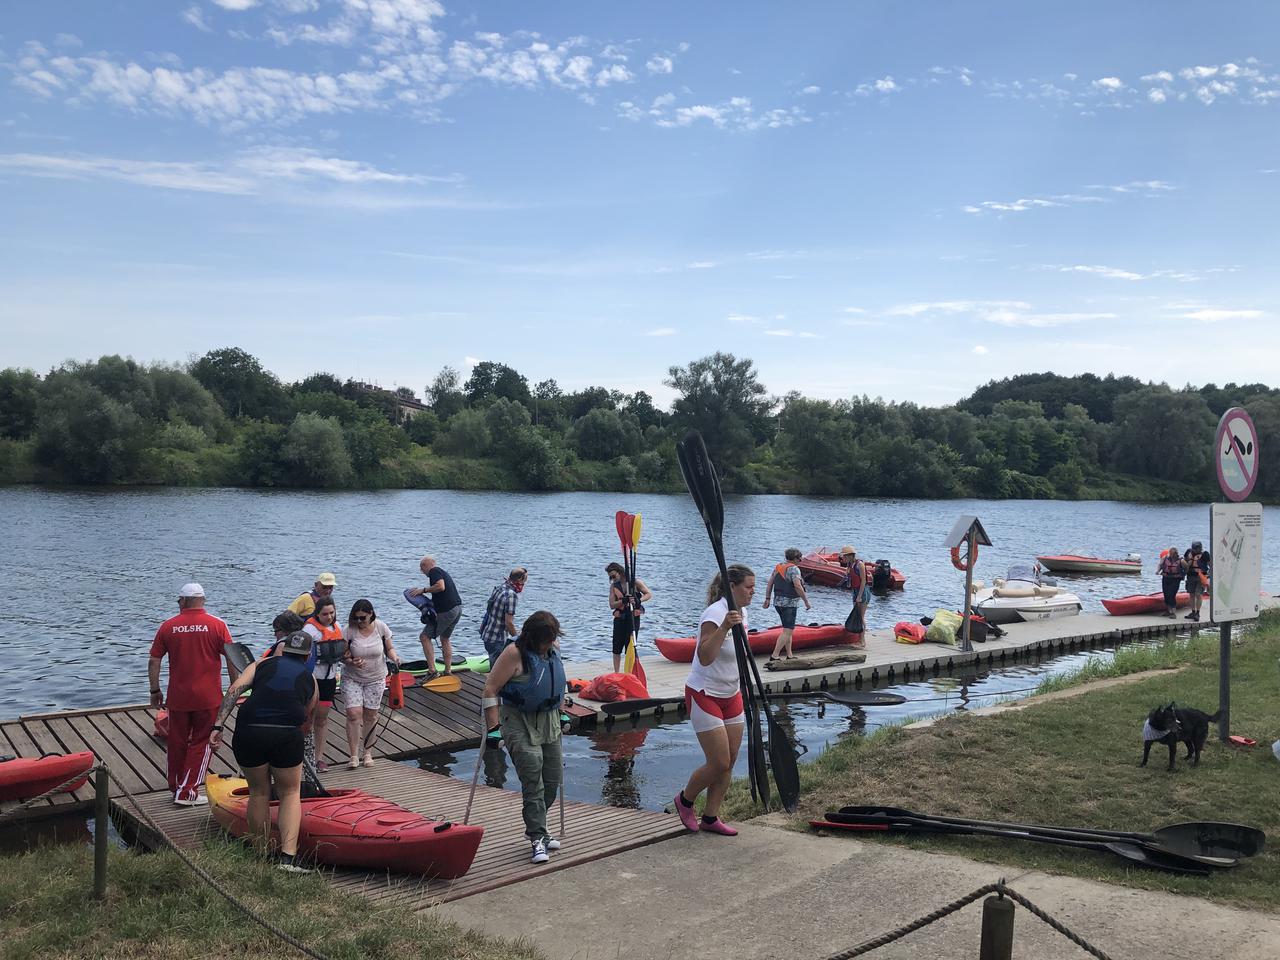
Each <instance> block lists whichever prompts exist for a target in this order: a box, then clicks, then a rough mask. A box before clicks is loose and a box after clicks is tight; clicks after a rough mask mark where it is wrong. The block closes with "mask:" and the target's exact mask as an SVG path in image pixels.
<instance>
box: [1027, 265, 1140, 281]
mask: <svg viewBox="0 0 1280 960" xmlns="http://www.w3.org/2000/svg"><path fill="white" fill-rule="evenodd" d="M1051 269H1057V270H1058V271H1059V272H1060V273H1091V274H1094V275H1096V276H1099V277H1106V278H1107V279H1109V280H1147V279H1150V278H1149V277H1145V276H1143V275H1142V274H1140V273H1134V272H1133V271H1132V270H1121V269H1120V268H1119V267H1103V266H1083V265H1075V266H1070V267H1057V268H1051Z"/></svg>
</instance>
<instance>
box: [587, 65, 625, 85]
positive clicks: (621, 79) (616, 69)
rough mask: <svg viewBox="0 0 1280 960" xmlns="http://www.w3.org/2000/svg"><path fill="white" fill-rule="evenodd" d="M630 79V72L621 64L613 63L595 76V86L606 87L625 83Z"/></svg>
mask: <svg viewBox="0 0 1280 960" xmlns="http://www.w3.org/2000/svg"><path fill="white" fill-rule="evenodd" d="M631 79H632V76H631V71H630V70H628V69H627V68H626V67H624V66H623V65H622V64H620V63H615V64H613V65H612V66H608V67H605V68H604V69H603V70H601V71H600V72H599V73H597V74H596V80H595V84H596V86H597V87H607V86H608V85H609V84H611V83H626V82H627V81H629V80H631Z"/></svg>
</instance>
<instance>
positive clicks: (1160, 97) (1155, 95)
mask: <svg viewBox="0 0 1280 960" xmlns="http://www.w3.org/2000/svg"><path fill="white" fill-rule="evenodd" d="M1147 99H1148V100H1150V101H1151V102H1152V103H1164V102H1165V100H1167V99H1168V95H1167V94H1166V93H1165V92H1164V91H1163V90H1148V91H1147Z"/></svg>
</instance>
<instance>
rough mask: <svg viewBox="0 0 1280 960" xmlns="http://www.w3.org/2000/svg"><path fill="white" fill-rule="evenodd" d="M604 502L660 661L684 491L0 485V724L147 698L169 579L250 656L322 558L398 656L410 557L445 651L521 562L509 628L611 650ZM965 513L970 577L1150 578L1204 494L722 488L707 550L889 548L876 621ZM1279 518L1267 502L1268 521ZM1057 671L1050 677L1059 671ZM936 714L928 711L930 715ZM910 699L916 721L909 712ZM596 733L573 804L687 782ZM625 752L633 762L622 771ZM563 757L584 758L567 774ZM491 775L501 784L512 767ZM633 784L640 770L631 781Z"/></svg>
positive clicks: (633, 733)
mask: <svg viewBox="0 0 1280 960" xmlns="http://www.w3.org/2000/svg"><path fill="white" fill-rule="evenodd" d="M617 510H627V511H629V512H631V513H640V514H642V515H643V518H644V519H643V535H642V537H641V541H640V544H639V561H638V568H639V570H638V572H639V575H640V577H641V579H643V580H645V581H646V582H647V583H648V585H649V587H650V588H651V589H652V590H653V592H654V594H655V599H654V601H653V602H652V603H651V604H649V608H648V609H649V615H648V617H647V618H646V621H645V625H644V634H643V635H642V636H641V638H640V652H641V654H642V655H649V656H657V653H656V650H655V649H654V648H653V646H652V643H651V638H652V637H654V636H685V635H688V634H690V633H692V632H693V630H694V627H695V624H696V622H697V617H698V614H699V613H700V611H701V609H702V607H703V603H704V590H705V585H706V582H707V580H708V579H709V578H710V576H711V575H712V574H713V573H714V559H713V556H712V553H711V549H710V546H709V544H708V541H707V537H706V533H705V530H704V528H703V525H702V522H701V520H700V518H699V517H698V514H697V512H696V511H695V510H694V508H693V504H692V502H691V501H690V499H689V498H688V497H686V496H675V495H641V494H620V493H607V494H595V493H550V494H521V493H496V492H495V493H468V492H454V491H434V490H413V491H381V492H371V493H361V492H342V493H324V492H298V491H267V490H238V489H196V490H192V489H150V488H148V489H101V488H94V489H67V488H56V489H53V488H37V487H7V488H3V489H0V518H3V530H4V532H5V534H6V540H7V549H6V550H5V551H4V552H3V553H2V554H0V584H3V585H4V589H5V592H6V594H7V598H6V600H5V602H4V610H3V613H0V666H2V667H3V675H4V677H5V679H6V681H7V682H6V683H4V684H2V685H0V717H3V718H9V717H15V716H18V715H19V714H23V713H33V712H38V711H45V710H54V709H75V708H84V707H96V706H106V705H109V704H117V703H137V702H140V701H143V700H145V699H146V692H147V679H146V662H147V648H148V644H149V641H150V638H151V636H152V635H153V634H154V632H155V628H156V626H157V625H158V624H159V623H160V622H161V621H163V620H164V619H165V618H167V617H169V616H171V615H172V614H173V613H174V612H175V611H176V600H175V599H174V598H175V597H176V595H177V592H178V587H179V586H181V585H182V584H183V583H184V582H186V581H188V580H196V581H199V582H200V583H201V584H203V585H204V588H205V592H206V594H207V596H208V598H209V608H210V609H211V610H212V611H213V612H214V613H216V614H217V615H218V616H221V617H223V618H224V619H226V620H227V622H228V624H229V625H230V627H231V630H232V632H233V633H234V634H236V636H237V638H238V639H241V640H244V641H245V642H247V643H249V645H250V646H251V647H253V648H254V649H255V651H257V650H260V649H261V648H262V645H263V644H264V643H265V642H266V640H267V639H268V638H269V635H270V623H271V619H272V617H274V616H275V614H276V613H278V612H279V611H280V610H281V609H283V608H284V606H285V605H286V604H287V603H289V601H290V600H292V599H293V598H294V597H295V596H297V595H298V594H299V593H300V592H302V591H303V590H306V589H308V588H309V587H310V586H311V583H312V581H313V580H314V579H315V577H316V575H317V574H318V573H319V572H320V571H322V570H332V571H334V573H335V574H336V575H337V579H338V588H337V591H336V593H335V596H336V597H337V599H338V610H339V616H340V618H342V619H343V620H345V617H346V614H347V611H348V610H349V608H350V604H351V603H352V602H353V601H355V600H356V599H357V598H360V597H367V598H369V599H370V600H372V601H373V603H374V606H375V607H376V608H377V610H378V613H379V615H380V616H381V617H382V618H383V619H384V620H386V622H387V623H388V624H389V625H390V626H391V628H392V629H393V631H395V632H396V634H397V646H398V647H399V650H400V652H401V654H402V655H403V656H404V657H405V659H413V658H416V657H418V656H420V655H421V650H420V648H419V647H418V644H417V639H416V638H417V631H418V624H417V616H416V614H415V612H414V611H413V609H412V608H411V607H410V606H409V605H408V604H407V603H406V602H405V601H404V600H403V598H402V596H401V591H402V590H403V589H404V588H405V587H408V586H412V585H415V584H417V583H420V582H421V580H422V578H421V576H420V574H419V573H418V569H417V563H418V558H419V557H420V556H421V555H422V554H424V553H431V554H433V555H434V556H435V557H436V558H437V560H438V562H439V563H440V564H441V565H442V566H443V567H444V568H445V569H447V570H449V572H450V573H451V574H452V575H453V576H454V578H455V579H456V581H457V583H458V587H459V590H460V591H461V593H462V597H463V605H464V613H463V619H462V622H461V623H460V625H459V627H458V629H457V631H456V632H455V635H454V642H455V647H456V649H459V650H461V651H464V652H467V653H479V652H482V647H481V644H480V641H479V636H478V632H477V631H478V624H479V619H480V613H481V611H482V609H483V603H484V600H485V598H486V597H487V596H488V594H489V591H490V590H491V589H492V587H493V586H494V585H495V584H497V583H498V582H499V581H500V580H501V579H502V577H503V576H504V574H505V572H506V571H507V570H508V569H510V567H512V566H513V565H517V564H520V565H524V566H527V567H528V568H529V571H530V577H529V584H528V587H527V588H526V590H525V592H524V594H523V595H522V596H521V598H520V609H519V612H518V615H517V620H520V619H523V617H524V616H526V615H527V614H528V613H530V612H532V611H534V610H537V609H547V610H551V611H552V612H554V613H555V614H556V615H557V616H558V617H559V618H560V620H561V622H562V624H563V625H564V627H565V630H566V632H567V636H566V638H565V640H564V652H565V656H566V658H568V659H571V660H579V661H581V660H588V659H602V658H607V657H608V655H609V652H610V648H609V615H608V610H607V605H606V600H605V598H606V595H607V589H606V587H607V584H606V579H605V575H604V572H603V568H604V565H605V564H606V563H608V562H609V561H611V560H615V559H618V557H619V553H620V551H619V546H618V540H617V535H616V532H615V529H614V519H613V517H614V513H615V511H617ZM962 514H974V515H977V516H978V517H979V518H981V520H982V522H983V525H984V527H985V528H986V530H987V532H988V534H989V535H990V537H991V539H992V541H994V546H993V547H990V548H986V549H984V550H983V551H982V552H981V555H980V557H979V561H978V572H977V575H978V576H979V577H981V578H984V579H987V580H990V579H991V578H992V577H994V576H998V575H1001V574H1002V573H1003V572H1004V569H1005V567H1006V566H1007V565H1008V564H1009V563H1011V562H1015V561H1022V560H1028V559H1030V558H1031V557H1032V556H1034V555H1035V554H1037V553H1077V552H1082V553H1092V554H1096V555H1098V556H1111V557H1117V556H1119V557H1123V556H1124V555H1125V554H1127V553H1129V552H1130V551H1137V552H1139V553H1141V554H1142V555H1143V557H1144V558H1145V559H1146V561H1147V562H1146V567H1147V568H1148V570H1151V569H1152V568H1153V567H1154V558H1155V556H1156V554H1157V553H1158V552H1159V550H1160V549H1161V548H1163V547H1166V546H1169V545H1171V544H1172V545H1177V546H1178V547H1179V548H1180V549H1181V548H1185V547H1186V546H1187V545H1188V544H1189V543H1190V542H1191V541H1192V540H1195V539H1199V540H1203V541H1208V539H1209V536H1208V534H1209V531H1208V523H1209V511H1208V509H1207V507H1206V506H1204V505H1198V506H1151V505H1143V504H1131V503H1116V502H1105V501H1104V502H1097V501H1090V502H1073V503H1068V502H1059V501H1018V500H1005V501H978V500H970V501H965V500H848V499H822V498H806V497H777V496H774V497H764V496H758V497H730V498H729V499H728V500H727V502H726V506H725V533H724V541H725V551H726V554H727V555H728V558H729V560H730V562H735V561H736V562H744V563H747V564H749V565H751V566H752V567H754V568H755V569H756V570H757V572H758V573H760V574H761V576H762V577H763V576H765V575H767V573H768V571H769V570H770V569H771V568H772V566H773V565H774V564H775V563H776V562H778V561H779V560H781V554H782V550H783V549H784V548H786V547H788V546H797V547H800V548H801V549H802V550H808V549H809V548H811V547H816V546H822V545H826V546H831V547H836V546H839V545H841V544H845V543H848V544H851V545H853V546H855V547H856V548H857V549H858V551H859V554H860V556H862V557H863V558H864V559H867V560H875V559H877V558H880V557H884V558H887V559H889V560H891V561H892V562H893V565H894V566H895V567H897V568H898V569H899V570H901V571H902V572H903V573H904V574H905V575H906V578H907V585H906V590H905V591H902V592H900V593H899V592H895V593H891V594H889V595H888V596H885V597H877V598H873V600H872V603H871V607H870V610H869V612H868V622H869V626H871V627H885V626H890V625H892V624H893V623H894V622H895V621H898V620H913V619H916V618H918V617H919V616H921V615H922V614H930V613H932V612H933V611H934V609H935V608H937V607H940V606H945V607H951V608H953V607H955V606H956V605H957V604H958V603H959V602H960V601H961V599H962V594H963V575H962V574H960V573H958V572H957V571H956V570H954V569H953V568H952V566H951V564H950V562H949V560H948V558H947V553H946V551H945V550H944V549H943V548H942V546H941V542H942V539H943V537H944V536H945V535H946V533H947V532H948V531H949V530H950V528H951V526H952V524H953V523H954V522H955V520H956V518H957V517H959V516H960V515H962ZM1275 515H1276V513H1275V510H1274V509H1268V510H1267V516H1268V518H1270V517H1273V516H1275ZM1267 522H1268V523H1271V522H1274V521H1271V520H1270V519H1268V521H1267ZM1278 574H1280V545H1278V544H1277V543H1276V542H1274V541H1264V545H1263V582H1264V584H1275V583H1276V582H1277V581H1278V580H1280V576H1278ZM1069 583H1070V586H1071V588H1072V589H1073V590H1075V591H1076V592H1077V593H1078V594H1080V596H1081V598H1082V599H1083V600H1084V602H1085V608H1086V610H1099V609H1100V607H1099V606H1098V600H1099V599H1101V598H1103V597H1109V596H1121V595H1124V594H1128V593H1138V592H1143V593H1146V592H1153V591H1155V590H1157V589H1159V582H1158V578H1157V577H1156V576H1155V575H1154V574H1153V573H1150V572H1148V573H1145V574H1143V575H1142V576H1133V575H1130V576H1111V577H1072V578H1070V581H1069ZM762 586H763V582H762V583H761V587H762ZM762 596H763V591H762V589H761V590H758V591H757V606H756V607H755V608H754V609H753V610H752V611H751V618H752V623H753V625H757V626H772V625H773V624H774V623H775V616H774V614H773V612H772V611H771V610H762V609H760V608H759V605H758V604H759V599H760V598H761V597H762ZM811 596H812V599H813V603H814V609H813V611H812V612H811V613H809V614H807V615H806V616H805V618H804V619H805V620H807V621H817V622H835V621H842V620H843V619H844V617H845V615H846V614H847V613H848V609H849V596H848V594H847V593H844V592H841V591H836V590H829V589H814V590H812V592H811ZM1066 665H1069V662H1058V663H1056V664H1055V665H1052V666H1051V667H1048V668H1047V669H1050V670H1051V671H1052V672H1056V671H1057V670H1058V669H1061V668H1063V667H1064V666H1066ZM1012 669H1013V670H1014V671H1015V672H1012V673H1010V672H1009V671H1002V672H999V673H998V674H997V675H995V676H994V677H992V678H970V679H972V680H974V681H975V682H976V683H978V684H979V685H978V686H977V687H974V688H972V689H973V690H976V691H978V692H981V691H982V690H984V689H987V690H994V689H997V688H999V689H1005V690H1010V689H1017V688H1019V687H1025V686H1028V685H1031V686H1034V683H1035V679H1034V677H1035V676H1037V675H1039V673H1040V672H1042V670H1043V669H1046V668H1043V667H1042V668H1040V669H1037V670H1033V672H1032V673H1031V674H1028V675H1026V676H1022V675H1020V674H1019V673H1017V672H1016V671H1017V670H1022V669H1026V668H1012ZM570 672H571V673H573V669H572V665H570ZM948 683H952V681H948V680H945V679H944V680H941V681H934V682H933V683H932V684H931V685H927V686H928V689H927V690H923V689H922V690H917V691H914V692H913V691H911V690H906V692H907V694H908V696H911V697H912V699H913V700H914V699H921V698H923V699H933V698H934V697H936V696H937V695H938V690H939V685H940V684H942V685H945V684H948ZM982 684H986V685H987V686H986V687H983V686H982ZM966 689H969V688H966ZM945 692H946V691H945V690H944V691H943V693H945ZM926 695H927V696H926ZM952 708H953V705H952V704H949V703H946V702H943V703H942V706H941V707H940V708H939V709H952ZM820 711H821V715H819V712H820ZM911 712H912V713H917V714H918V713H921V712H925V709H924V704H917V705H914V706H912V707H911ZM788 713H789V715H790V716H792V717H793V718H794V719H795V722H796V724H797V732H798V733H799V734H800V735H801V740H802V741H803V740H805V739H806V737H807V738H808V740H809V743H808V745H809V747H810V749H811V750H814V751H816V750H817V749H818V748H819V747H820V746H821V745H822V744H823V743H826V742H830V740H831V739H833V738H834V737H835V736H836V735H838V734H839V733H842V732H854V733H856V732H857V731H859V730H860V729H862V728H863V726H864V725H865V723H867V722H870V723H878V722H883V721H884V720H886V719H894V715H893V714H892V713H885V712H883V711H881V712H875V713H874V716H873V718H871V719H870V720H868V718H867V717H864V716H861V715H860V711H853V712H852V714H851V712H850V711H849V710H848V709H847V708H843V707H841V708H836V707H834V705H828V706H826V707H820V706H819V705H817V704H816V703H811V704H804V703H802V704H799V705H791V706H790V707H789V708H788ZM806 731H808V733H806ZM622 733H625V734H627V736H621V737H620V734H622ZM594 738H595V739H588V738H585V737H574V738H570V740H571V743H570V744H569V754H570V761H569V762H570V771H569V779H570V785H571V788H570V796H572V797H575V798H581V799H594V800H599V799H601V796H602V793H603V795H605V798H606V799H609V797H608V794H609V793H610V792H611V791H612V792H613V793H615V794H617V797H616V800H617V801H619V802H623V803H633V802H639V803H642V804H643V805H645V806H653V805H655V803H657V799H656V798H658V797H659V796H660V795H661V794H663V793H665V792H666V790H667V786H668V781H671V782H674V780H675V779H680V776H678V775H676V774H671V775H669V776H668V775H667V774H666V773H665V772H662V773H661V774H659V772H660V771H667V770H671V769H676V770H680V771H683V772H686V773H687V770H688V769H689V767H690V766H691V765H692V763H693V760H694V759H696V756H697V753H696V751H697V746H696V743H695V742H694V740H693V736H692V733H691V732H690V731H689V729H688V727H687V725H685V724H674V725H673V724H672V723H671V722H670V721H668V722H663V723H652V722H650V723H648V724H645V725H642V726H641V727H639V728H637V729H636V730H632V729H631V725H630V724H620V725H616V726H615V728H614V732H612V733H607V734H606V733H599V734H595V735H594ZM602 738H603V739H602ZM641 741H643V748H642V749H640V748H639V743H640V742H641ZM637 750H638V751H639V752H638V754H637ZM690 751H692V752H690ZM629 752H630V753H631V754H634V755H637V756H639V757H640V760H638V761H637V762H636V763H635V764H632V763H631V760H632V757H631V756H628V753H629ZM575 757H577V758H578V760H579V761H580V762H581V764H582V766H581V768H580V769H578V770H576V771H575V768H574V765H575V759H574V758H575ZM423 762H424V763H425V764H426V765H428V766H433V765H434V767H435V768H439V769H450V770H454V768H455V767H457V766H459V765H461V767H462V768H465V770H463V771H462V773H463V774H464V775H465V776H468V777H469V776H470V769H469V765H470V763H472V762H474V752H471V753H470V754H467V753H464V754H462V755H458V756H450V757H447V758H446V757H442V756H438V757H430V758H426V759H425V760H424V761H423ZM491 762H496V760H494V761H491ZM636 771H638V772H636ZM455 772H457V771H455ZM624 774H625V775H624ZM490 779H491V780H494V781H497V780H498V779H500V778H499V777H497V776H496V775H491V776H490ZM507 779H508V786H509V785H511V782H513V780H512V779H511V778H507ZM649 781H655V782H654V783H653V784H652V785H651V786H645V784H646V783H649ZM602 783H603V784H604V786H603V788H602V787H601V784H602ZM659 805H660V804H659Z"/></svg>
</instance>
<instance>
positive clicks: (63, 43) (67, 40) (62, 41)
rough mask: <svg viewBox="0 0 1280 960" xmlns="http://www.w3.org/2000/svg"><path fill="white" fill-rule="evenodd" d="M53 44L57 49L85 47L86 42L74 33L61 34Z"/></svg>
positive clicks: (54, 39)
mask: <svg viewBox="0 0 1280 960" xmlns="http://www.w3.org/2000/svg"><path fill="white" fill-rule="evenodd" d="M53 44H54V46H56V47H83V46H84V41H83V40H81V39H80V38H79V37H77V36H76V35H75V34H74V33H60V34H58V35H57V36H56V37H54V38H53Z"/></svg>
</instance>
